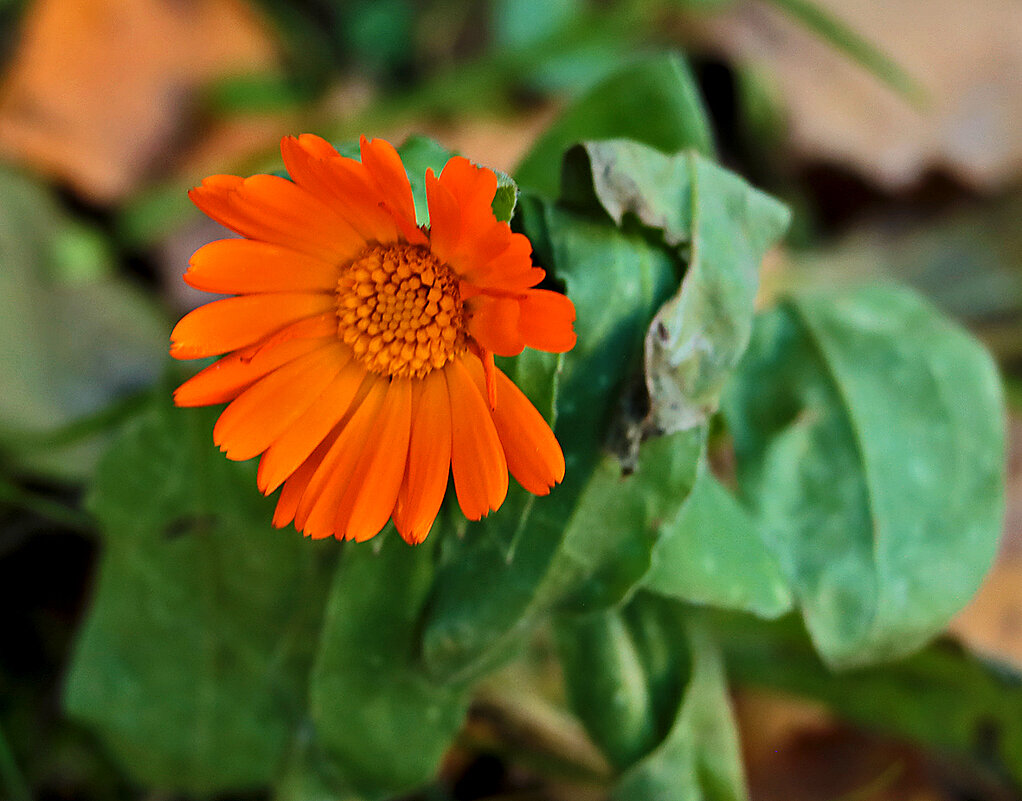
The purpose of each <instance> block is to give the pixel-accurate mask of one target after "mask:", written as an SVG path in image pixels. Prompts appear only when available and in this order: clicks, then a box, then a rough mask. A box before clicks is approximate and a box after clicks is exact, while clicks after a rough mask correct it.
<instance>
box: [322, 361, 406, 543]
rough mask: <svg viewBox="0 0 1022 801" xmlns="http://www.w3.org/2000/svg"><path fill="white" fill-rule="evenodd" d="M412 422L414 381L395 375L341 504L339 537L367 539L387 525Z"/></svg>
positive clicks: (402, 471) (402, 473)
mask: <svg viewBox="0 0 1022 801" xmlns="http://www.w3.org/2000/svg"><path fill="white" fill-rule="evenodd" d="M411 425H412V380H411V379H408V378H393V379H391V381H390V386H389V387H388V388H387V396H386V397H385V398H384V400H383V406H382V408H381V409H380V414H379V416H378V417H377V418H376V422H375V424H374V425H373V430H372V432H371V433H370V435H369V441H368V444H367V445H366V447H365V448H364V449H363V450H362V455H361V457H360V458H359V460H358V464H357V465H356V467H355V472H354V473H353V474H352V476H351V479H350V481H349V482H348V487H347V491H346V492H345V493H344V497H343V498H342V499H341V502H340V504H339V506H338V509H337V516H336V519H335V521H334V526H335V529H334V530H335V531H336V535H337V536H338V537H341V536H342V535H343V537H344V539H346V540H355V541H356V542H364V541H365V540H367V539H369V538H371V537H375V536H376V535H377V534H379V533H380V529H382V528H383V527H384V526H385V525H386V524H387V521H388V520H389V519H390V516H391V514H392V513H393V511H394V503H395V502H396V501H397V493H398V490H399V489H400V487H401V479H402V478H404V474H405V464H406V462H407V459H408V438H409V432H410V430H411Z"/></svg>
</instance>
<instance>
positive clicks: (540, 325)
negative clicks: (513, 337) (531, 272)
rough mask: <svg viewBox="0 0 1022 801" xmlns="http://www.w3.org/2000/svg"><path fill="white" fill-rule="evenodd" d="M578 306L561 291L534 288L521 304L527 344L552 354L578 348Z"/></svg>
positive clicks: (522, 327)
mask: <svg viewBox="0 0 1022 801" xmlns="http://www.w3.org/2000/svg"><path fill="white" fill-rule="evenodd" d="M574 321H575V304H574V303H572V302H571V300H570V299H569V298H568V297H567V296H565V295H561V294H560V293H558V292H551V291H549V290H547V289H530V290H529V291H528V292H526V293H525V299H524V300H523V301H522V303H521V319H520V320H519V324H518V325H519V330H520V331H521V334H522V337H524V339H525V344H526V345H528V346H529V347H530V348H535V349H536V350H545V351H547V352H548V353H565V352H567V351H569V350H571V349H572V348H573V347H575V332H574V330H572V325H571V324H572V323H573V322H574Z"/></svg>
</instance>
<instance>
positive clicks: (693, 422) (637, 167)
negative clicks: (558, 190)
mask: <svg viewBox="0 0 1022 801" xmlns="http://www.w3.org/2000/svg"><path fill="white" fill-rule="evenodd" d="M564 190H565V194H566V196H567V197H568V198H569V199H571V200H574V202H575V203H581V204H591V203H593V202H595V203H596V204H598V205H599V206H600V207H601V208H602V209H603V210H604V211H606V213H607V214H609V215H610V217H611V218H612V219H613V220H614V221H615V222H617V223H618V224H619V225H620V224H621V223H622V222H623V221H624V220H625V218H626V216H633V215H634V217H635V218H637V219H638V220H639V222H641V223H642V224H643V225H645V226H648V227H650V228H653V229H656V230H658V231H662V232H663V238H664V242H665V244H667V245H668V246H670V247H671V248H675V249H677V250H678V251H679V255H684V256H685V257H686V258H687V261H688V269H687V270H686V272H685V278H684V281H683V282H682V285H681V288H680V290H679V291H678V293H677V294H676V295H675V296H674V297H673V298H671V299H670V300H669V301H668V302H667V303H666V304H664V306H663V308H662V309H661V310H660V311H659V312H658V313H657V316H656V318H655V319H654V320H653V324H652V325H651V327H650V330H649V335H648V337H647V338H646V383H647V387H648V389H649V396H650V401H651V404H652V408H651V410H650V417H649V419H650V422H651V424H652V425H653V427H654V428H655V429H656V430H660V431H664V432H667V433H670V432H673V431H680V430H683V429H688V428H693V427H695V426H699V425H701V424H702V423H704V422H705V421H706V420H707V418H708V417H709V415H710V414H712V413H713V412H715V411H716V409H717V403H718V400H719V397H720V393H721V390H722V389H723V386H724V383H725V382H726V381H727V379H728V377H729V376H730V375H731V371H732V370H733V369H734V366H735V365H736V364H737V363H738V360H739V358H740V357H741V355H742V353H743V352H744V350H745V346H746V344H747V343H748V340H749V335H750V333H751V331H752V315H753V299H754V298H755V295H756V290H757V288H758V287H759V267H760V263H761V262H762V260H763V256H764V254H765V253H766V251H767V249H768V248H769V247H771V246H772V245H773V244H775V243H776V242H777V240H778V239H779V238H780V236H781V235H782V234H783V233H784V230H785V229H786V228H787V225H788V219H789V214H788V211H787V209H786V208H785V207H784V206H783V205H781V204H780V203H778V202H777V201H776V200H774V199H773V198H771V197H770V196H769V195H765V194H763V193H762V192H759V191H757V190H755V189H753V188H752V187H751V186H749V184H747V183H746V182H745V181H744V180H742V179H741V178H740V177H739V176H737V175H735V174H734V173H732V172H729V171H728V170H725V169H723V168H722V167H718V166H717V165H716V164H714V163H713V162H711V161H709V160H707V159H705V158H703V157H702V156H700V155H699V154H698V153H695V152H693V151H688V152H685V153H678V154H676V155H673V156H666V155H663V154H662V153H658V152H657V151H655V150H653V149H652V148H649V147H646V146H645V145H642V144H639V143H638V142H631V141H627V140H614V141H607V142H587V143H586V144H584V145H582V146H581V147H579V148H576V149H575V150H573V151H571V153H570V154H569V156H568V158H567V159H566V165H565V182H564Z"/></svg>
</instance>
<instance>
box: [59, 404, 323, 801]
mask: <svg viewBox="0 0 1022 801" xmlns="http://www.w3.org/2000/svg"><path fill="white" fill-rule="evenodd" d="M168 395H169V393H168ZM213 416H214V415H213V414H211V413H209V412H207V411H205V410H204V411H201V412H199V411H194V410H182V409H174V408H172V407H170V404H169V400H167V401H163V402H160V403H157V404H156V405H155V406H154V408H153V409H151V411H149V412H148V413H147V414H146V415H145V416H144V418H142V419H141V420H139V421H137V424H136V425H134V426H133V427H132V428H130V429H129V430H127V431H126V432H125V433H124V435H123V436H122V437H121V438H120V439H119V440H118V441H117V442H116V443H115V445H114V446H113V447H112V448H111V449H110V451H109V452H108V453H107V455H106V457H105V458H104V459H103V461H102V464H101V465H100V467H99V468H98V470H97V474H96V480H95V484H94V486H93V487H92V489H91V491H90V494H89V497H88V506H89V508H90V509H91V510H92V512H93V513H94V514H95V516H96V518H97V520H98V521H99V523H100V526H101V528H102V531H103V536H104V545H105V547H104V551H103V558H102V562H101V565H100V571H99V581H98V586H97V588H96V592H95V597H94V599H93V602H92V607H91V609H90V611H89V615H88V617H87V618H86V620H85V623H84V625H83V628H82V631H81V634H80V639H79V642H78V644H77V648H76V650H75V654H74V657H73V659H72V662H71V667H70V671H69V673H68V678H67V684H66V688H65V705H66V707H67V710H68V712H69V713H70V714H71V715H72V716H73V717H74V718H76V719H78V720H79V721H81V722H83V723H84V724H86V725H87V726H88V727H89V728H90V729H92V730H93V731H94V732H96V733H97V734H98V735H99V736H100V738H101V739H102V740H103V742H104V743H105V744H106V745H107V747H108V748H109V750H110V752H111V753H112V754H113V755H114V756H115V757H116V758H117V760H118V761H119V762H120V763H121V764H122V765H123V766H124V768H125V769H126V770H127V771H128V772H129V773H130V774H131V775H132V776H133V777H134V778H135V779H136V780H138V781H141V782H143V783H145V784H147V785H151V786H154V787H162V788H168V789H174V790H179V791H182V792H186V793H189V794H194V795H208V794H212V793H217V792H223V791H227V790H240V789H244V788H254V787H259V786H261V785H264V784H266V783H268V782H269V781H270V780H271V779H273V778H274V777H275V776H276V774H277V771H278V770H279V769H280V767H281V763H282V760H283V758H284V754H285V751H286V750H287V747H288V743H289V740H290V738H291V737H292V732H293V730H294V729H295V728H296V727H297V724H298V722H299V721H300V720H301V719H302V718H303V717H304V714H305V713H304V710H305V691H306V677H307V674H308V670H309V666H310V664H311V661H312V655H313V654H312V652H313V649H314V648H315V646H316V642H317V634H318V628H319V618H320V616H321V612H322V608H323V604H324V601H325V596H326V590H327V578H328V570H326V569H324V568H328V567H329V561H325V560H324V557H326V559H329V558H330V557H331V555H332V549H333V548H334V547H335V545H334V544H333V543H324V544H317V543H312V542H310V541H308V540H304V539H303V538H302V537H299V536H297V535H295V533H294V532H287V531H275V530H274V529H272V528H271V527H270V523H269V521H270V518H271V513H272V504H271V503H270V502H269V501H267V500H266V499H264V498H262V497H261V496H259V494H258V492H257V490H256V489H255V483H254V477H253V475H252V474H251V473H252V471H251V470H249V469H247V467H246V466H242V465H238V464H235V463H232V462H229V461H227V460H225V459H224V458H223V457H222V456H221V455H220V454H219V453H217V452H216V449H215V448H214V447H213V446H212V443H211V442H210V433H209V432H210V430H211V427H212V421H213Z"/></svg>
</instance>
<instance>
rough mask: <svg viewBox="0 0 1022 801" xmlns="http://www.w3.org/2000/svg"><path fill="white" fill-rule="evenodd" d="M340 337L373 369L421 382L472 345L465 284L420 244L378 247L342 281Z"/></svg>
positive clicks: (359, 260) (339, 291)
mask: <svg viewBox="0 0 1022 801" xmlns="http://www.w3.org/2000/svg"><path fill="white" fill-rule="evenodd" d="M337 315H338V321H339V322H338V336H340V338H341V339H343V340H344V342H345V343H347V344H348V345H350V346H351V349H352V350H353V351H354V352H355V356H357V357H358V358H359V359H361V360H362V362H363V363H364V364H365V366H366V368H367V369H368V370H371V371H372V372H375V373H382V374H383V375H391V376H398V375H399V376H415V377H419V378H421V377H422V376H424V375H426V373H428V372H430V371H431V370H435V369H437V368H440V367H443V366H444V365H445V364H447V362H448V361H450V360H451V359H452V358H453V357H454V356H455V355H456V354H458V353H460V352H461V351H462V350H464V349H465V347H466V341H465V334H464V325H463V317H462V306H461V297H460V295H459V293H458V282H457V279H456V278H455V276H454V274H453V273H452V272H451V270H450V268H449V267H447V266H446V265H444V264H441V263H440V262H439V261H437V260H436V258H435V257H434V256H433V254H432V253H430V252H429V251H428V250H427V249H426V248H423V247H420V246H417V245H387V246H383V245H376V246H374V247H370V248H369V249H368V250H366V251H365V252H364V253H363V254H362V255H361V256H359V257H358V258H357V259H356V260H355V261H353V262H352V263H351V266H350V267H349V268H348V269H347V270H346V271H345V272H344V274H343V275H342V276H341V278H340V280H339V281H338V282H337Z"/></svg>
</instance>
